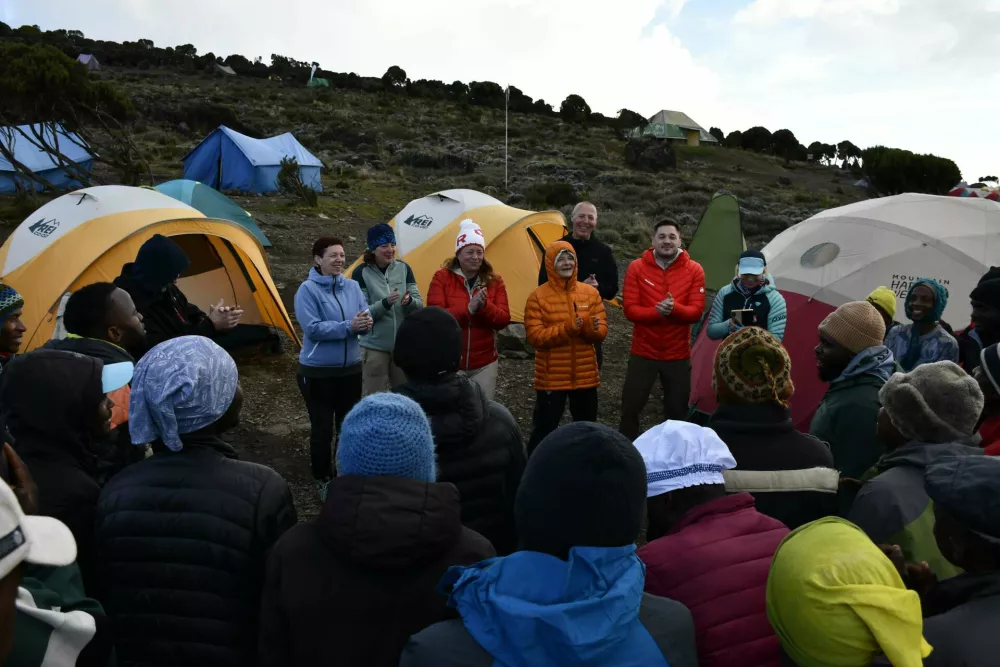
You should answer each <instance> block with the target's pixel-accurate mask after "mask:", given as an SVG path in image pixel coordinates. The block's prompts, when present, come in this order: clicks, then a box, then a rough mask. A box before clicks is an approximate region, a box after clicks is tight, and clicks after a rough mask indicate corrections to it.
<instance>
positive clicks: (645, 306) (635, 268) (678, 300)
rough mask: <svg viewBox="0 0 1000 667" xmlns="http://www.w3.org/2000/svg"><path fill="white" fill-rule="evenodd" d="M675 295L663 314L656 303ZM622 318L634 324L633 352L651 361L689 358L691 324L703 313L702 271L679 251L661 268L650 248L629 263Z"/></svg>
mask: <svg viewBox="0 0 1000 667" xmlns="http://www.w3.org/2000/svg"><path fill="white" fill-rule="evenodd" d="M668 294H672V295H673V297H674V310H673V312H672V313H671V314H670V315H669V316H668V317H663V316H662V315H660V313H659V312H658V311H657V310H656V304H658V303H659V302H661V301H663V300H664V299H665V298H667V295H668ZM622 305H623V307H624V309H625V317H626V318H628V320H629V322H632V324H633V325H634V327H633V330H632V354H634V355H636V356H639V357H645V358H646V359H653V360H654V361H679V360H682V359H690V358H691V325H692V324H695V323H697V322H698V320H700V319H701V316H702V315H703V314H704V312H705V271H704V269H702V268H701V264H699V263H698V262H696V261H694V260H693V259H691V257H690V256H689V255H688V254H687V251H685V250H681V251H680V254H679V255H678V257H677V259H675V260H674V262H673V264H671V265H670V266H668V267H667V268H666V269H661V268H660V265H659V264H657V263H656V259H655V258H654V256H653V249H652V248H650V249H648V250H647V251H646V252H644V253H643V254H642V257H640V258H639V259H637V260H634V261H633V262H632V263H631V264H629V267H628V271H626V272H625V287H624V288H623V289H622Z"/></svg>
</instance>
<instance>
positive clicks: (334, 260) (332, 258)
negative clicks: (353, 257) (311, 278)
mask: <svg viewBox="0 0 1000 667" xmlns="http://www.w3.org/2000/svg"><path fill="white" fill-rule="evenodd" d="M313 261H314V262H315V263H316V268H318V269H319V272H320V273H322V274H323V275H324V276H339V275H340V274H341V273H343V272H344V264H345V263H346V261H347V255H346V253H345V252H344V246H342V245H331V246H327V247H326V249H325V250H323V254H322V255H314V256H313Z"/></svg>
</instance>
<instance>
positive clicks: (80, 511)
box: [0, 350, 111, 597]
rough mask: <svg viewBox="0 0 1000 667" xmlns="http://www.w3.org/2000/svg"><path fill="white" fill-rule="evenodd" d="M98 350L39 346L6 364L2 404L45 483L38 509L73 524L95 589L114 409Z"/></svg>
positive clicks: (83, 568) (38, 480)
mask: <svg viewBox="0 0 1000 667" xmlns="http://www.w3.org/2000/svg"><path fill="white" fill-rule="evenodd" d="M103 367H104V364H103V363H101V362H100V361H99V360H97V359H94V358H92V357H87V356H83V355H81V354H75V353H71V352H62V351H57V350H36V351H35V352H31V353H29V354H25V355H22V356H20V357H17V358H15V359H14V360H13V361H12V362H11V363H10V364H9V365H8V366H7V368H6V369H5V370H4V373H3V382H2V389H0V405H3V412H4V417H5V420H6V423H7V427H8V429H9V431H10V435H11V438H12V439H13V441H14V442H13V445H14V449H15V450H16V451H17V453H18V454H19V455H20V457H21V459H22V460H23V461H24V463H25V465H27V467H28V470H29V471H30V472H31V476H32V477H33V478H34V480H35V484H36V485H37V486H38V503H39V513H40V514H43V515H46V516H51V517H55V518H56V519H59V520H60V521H62V522H63V523H64V524H66V525H67V526H68V527H69V529H70V531H72V533H73V537H74V539H75V540H76V544H77V553H78V557H77V563H78V564H79V566H80V572H81V574H82V575H83V581H84V587H85V589H86V591H87V594H88V595H89V596H91V597H94V596H95V595H94V589H95V574H96V571H95V560H94V550H93V535H94V509H95V507H96V505H97V498H98V495H100V491H101V488H100V485H99V484H98V481H97V470H98V458H97V455H96V448H95V445H94V442H95V440H97V439H100V438H105V437H107V436H108V434H109V432H110V431H109V429H110V418H111V410H110V406H109V405H108V403H109V401H108V400H107V399H106V397H105V395H104V392H103V386H102V381H101V373H102V371H103Z"/></svg>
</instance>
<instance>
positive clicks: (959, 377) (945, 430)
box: [878, 361, 983, 444]
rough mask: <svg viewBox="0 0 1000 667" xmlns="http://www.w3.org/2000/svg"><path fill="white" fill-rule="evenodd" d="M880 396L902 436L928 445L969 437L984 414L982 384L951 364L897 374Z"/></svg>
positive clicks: (927, 366) (921, 367)
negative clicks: (980, 387)
mask: <svg viewBox="0 0 1000 667" xmlns="http://www.w3.org/2000/svg"><path fill="white" fill-rule="evenodd" d="M878 397H879V400H880V401H881V402H882V406H883V407H884V408H885V410H886V412H888V413H889V419H890V420H892V425H893V426H895V427H896V429H897V430H898V431H899V432H900V434H901V435H903V437H905V438H907V439H909V440H916V441H918V442H924V443H928V444H943V443H946V442H955V441H956V440H961V439H963V438H967V437H969V436H970V435H972V433H973V432H974V431H975V430H976V424H977V423H978V421H979V415H980V413H982V411H983V392H982V391H981V390H980V389H979V383H978V382H976V381H975V380H974V379H973V378H972V377H971V376H969V375H968V374H967V373H966V372H965V371H964V370H962V369H961V368H960V367H959V366H958V364H955V363H954V362H951V361H938V362H936V363H933V364H923V365H921V366H917V367H916V368H914V369H913V370H912V371H910V372H909V373H896V374H895V375H893V376H892V377H891V378H889V381H888V382H886V383H885V385H884V386H883V387H882V389H881V390H880V391H879V396H878Z"/></svg>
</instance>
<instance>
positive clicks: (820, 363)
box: [813, 334, 854, 382]
mask: <svg viewBox="0 0 1000 667" xmlns="http://www.w3.org/2000/svg"><path fill="white" fill-rule="evenodd" d="M813 354H814V355H815V357H816V370H817V371H819V379H820V380H822V381H823V382H833V381H834V380H836V379H837V378H839V377H840V374H841V373H843V372H844V370H845V369H846V368H847V364H849V363H851V359H853V358H854V354H853V353H852V352H851V351H850V350H848V349H847V348H846V347H844V346H843V345H841V344H840V343H838V342H837V341H835V340H833V339H832V338H829V337H828V336H824V335H823V334H820V335H819V345H817V346H816V347H815V349H813Z"/></svg>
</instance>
